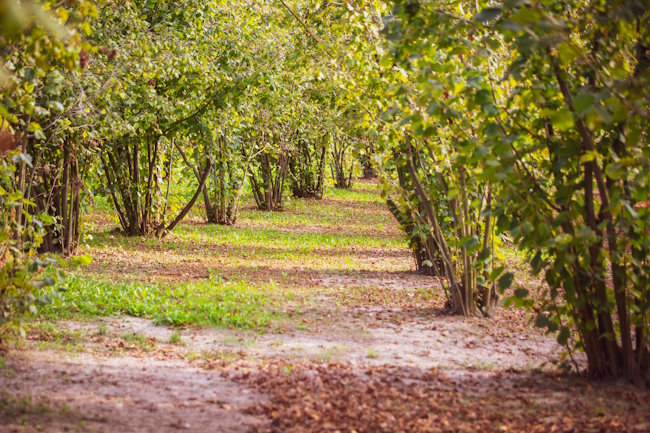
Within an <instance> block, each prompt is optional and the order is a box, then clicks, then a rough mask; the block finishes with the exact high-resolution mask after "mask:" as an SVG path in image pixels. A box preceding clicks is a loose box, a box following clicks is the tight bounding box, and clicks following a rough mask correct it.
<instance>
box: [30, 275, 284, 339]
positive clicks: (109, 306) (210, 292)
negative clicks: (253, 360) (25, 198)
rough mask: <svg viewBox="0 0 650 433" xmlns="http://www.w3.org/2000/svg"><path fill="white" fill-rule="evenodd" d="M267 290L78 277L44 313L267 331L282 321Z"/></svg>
mask: <svg viewBox="0 0 650 433" xmlns="http://www.w3.org/2000/svg"><path fill="white" fill-rule="evenodd" d="M264 292H265V290H264V289H263V288H262V289H259V288H255V287H252V286H250V285H248V284H246V283H244V282H235V283H233V282H213V281H210V280H202V281H194V282H183V283H176V284H173V285H172V284H164V283H153V284H145V283H139V282H109V281H104V280H101V279H96V278H92V277H88V276H83V277H80V276H73V277H71V278H70V279H69V280H68V281H67V282H66V283H65V285H64V286H63V287H62V290H61V293H60V297H59V299H56V300H55V301H54V302H53V303H52V304H50V305H47V306H45V307H44V308H43V309H42V310H41V315H42V316H43V317H47V318H59V319H60V318H66V319H79V318H84V317H101V316H117V315H121V314H126V315H130V316H134V317H144V318H148V319H152V320H153V321H154V322H155V323H157V324H166V325H175V326H181V325H201V326H210V325H212V326H223V327H237V328H250V329H258V328H266V327H268V326H269V325H270V323H271V321H272V320H273V319H274V318H275V317H276V316H278V313H275V312H273V311H272V310H271V309H270V308H269V305H268V304H269V302H268V296H267V294H265V293H264Z"/></svg>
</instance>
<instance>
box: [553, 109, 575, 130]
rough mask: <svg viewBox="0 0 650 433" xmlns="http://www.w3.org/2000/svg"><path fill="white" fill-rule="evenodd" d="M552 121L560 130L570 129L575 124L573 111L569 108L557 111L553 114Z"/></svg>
mask: <svg viewBox="0 0 650 433" xmlns="http://www.w3.org/2000/svg"><path fill="white" fill-rule="evenodd" d="M551 123H552V124H553V127H555V129H557V130H558V131H568V130H570V129H571V128H573V126H574V125H575V122H574V121H573V113H571V111H569V110H568V109H563V110H560V111H557V112H555V113H553V114H552V115H551Z"/></svg>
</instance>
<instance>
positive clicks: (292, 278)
mask: <svg viewBox="0 0 650 433" xmlns="http://www.w3.org/2000/svg"><path fill="white" fill-rule="evenodd" d="M355 194H358V195H360V196H361V199H363V200H362V201H359V202H350V201H349V200H347V199H346V200H338V201H337V200H329V201H327V202H326V203H323V204H321V205H320V206H319V205H317V204H314V203H313V202H298V203H297V204H296V205H295V206H294V208H291V209H289V210H288V211H287V212H286V213H284V214H282V215H280V216H277V217H276V216H275V215H271V216H270V218H276V219H275V220H272V221H267V219H265V218H267V216H266V215H261V216H260V214H258V213H256V212H254V211H250V210H249V211H247V212H248V213H244V215H243V217H242V222H241V228H239V229H237V228H235V229H228V230H231V231H224V232H223V233H222V232H221V231H217V232H216V233H213V232H210V233H209V235H206V234H205V233H203V232H198V234H197V232H195V231H194V230H197V229H196V228H197V227H198V230H203V226H202V225H200V224H198V222H197V221H190V222H189V223H188V224H186V225H184V226H181V227H180V234H178V235H176V237H174V236H170V237H169V238H168V239H167V240H165V241H160V242H158V241H155V242H154V241H152V240H146V239H144V240H138V239H132V238H131V239H114V238H112V237H111V236H112V235H107V234H106V233H109V232H108V230H109V229H110V228H104V227H102V225H101V224H99V228H97V234H98V236H104V238H103V239H102V242H101V243H99V242H98V243H97V245H96V246H91V247H90V251H88V252H89V253H91V254H92V255H93V256H94V257H95V262H94V264H93V266H92V267H91V269H90V270H89V271H88V276H89V277H94V276H102V277H104V278H109V279H111V280H127V281H164V282H172V283H174V282H178V283H182V282H184V281H194V280H201V279H205V278H206V277H207V276H208V275H211V274H214V273H216V274H218V275H221V276H223V278H241V279H242V280H245V281H248V282H250V283H251V284H257V283H260V282H268V281H274V285H273V287H277V291H278V294H277V296H276V295H275V294H271V295H270V298H269V303H268V308H269V309H272V310H273V311H275V312H277V313H278V319H277V320H275V321H274V323H273V325H272V326H271V327H269V328H267V329H263V330H261V331H263V332H260V330H242V329H228V328H214V327H196V326H186V327H183V328H181V329H178V328H170V327H166V326H158V325H155V324H154V323H153V322H152V320H150V319H149V318H146V317H144V318H138V317H129V316H119V317H106V318H84V319H83V320H59V321H55V322H54V323H50V322H44V323H40V324H39V323H36V324H35V326H33V327H32V328H31V330H30V332H29V333H28V336H27V339H26V340H25V341H23V342H22V343H18V344H16V346H15V348H14V350H12V352H11V353H10V354H8V355H5V356H4V361H3V365H2V367H3V368H2V369H1V370H0V432H3V433H4V432H37V431H46V432H62V431H71V432H74V431H78V432H135V433H140V432H175V431H187V432H197V433H198V432H247V431H260V432H285V431H291V432H335V431H340V432H354V431H356V432H358V433H361V432H410V431H420V432H438V431H468V432H469V431H530V432H534V431H540V432H542V431H543V432H546V431H576V432H581V431H650V409H649V408H648V405H647V404H645V403H644V402H645V401H647V400H648V398H649V397H650V392H649V391H648V390H647V389H642V388H638V387H630V386H627V385H624V384H605V385H603V384H596V385H592V384H589V383H588V382H586V381H584V380H583V379H580V378H577V377H573V376H571V375H569V376H566V375H564V374H563V373H561V370H559V366H560V365H561V364H562V363H563V359H562V350H561V348H560V347H558V345H557V344H556V343H555V340H554V339H553V338H552V337H549V336H544V335H542V334H540V333H539V332H538V331H537V330H535V329H532V328H531V326H530V325H529V323H528V318H527V316H526V314H525V313H524V312H522V311H520V310H514V309H501V310H500V311H499V312H498V314H497V317H496V318H495V319H493V320H484V319H464V318H459V317H454V316H450V315H449V314H448V313H447V312H446V311H445V307H444V304H445V298H444V296H443V292H442V290H441V289H440V288H439V287H438V286H437V283H436V282H435V281H434V280H433V279H431V278H429V277H425V276H422V275H417V274H415V273H414V272H413V269H412V261H411V259H410V252H409V251H408V249H407V248H405V247H404V246H403V245H399V242H398V241H399V238H400V236H401V233H400V232H399V228H398V227H396V225H395V223H394V221H393V220H392V219H391V217H390V215H388V213H387V211H386V210H385V208H384V207H383V206H382V205H380V204H378V203H376V202H373V201H372V200H369V199H368V197H367V196H368V194H370V193H368V192H367V191H361V192H355ZM364 194H365V195H364ZM314 215H316V216H318V218H317V221H318V223H314V222H313V219H314V218H313V217H314ZM99 220H100V222H101V218H100V219H99ZM300 221H305V223H304V224H300ZM309 221H312V222H309ZM350 221H354V223H348V222H350ZM102 224H103V223H102ZM106 224H108V223H106ZM374 227H377V229H376V230H374V232H375V233H376V234H377V235H378V239H379V241H378V242H377V241H376V240H373V238H372V235H373V228H374ZM210 230H212V229H210ZM218 230H221V229H218ZM258 231H259V232H260V233H263V235H264V236H267V237H266V238H262V240H259V239H258V238H255V237H253V236H257V233H258ZM337 236H338V237H339V238H337ZM343 238H345V239H344V240H345V242H343V243H344V245H342V246H334V247H332V246H331V245H330V244H329V243H331V242H342V241H341V239H343ZM242 239H244V240H246V239H248V240H247V241H246V242H248V243H246V242H244V241H242ZM277 239H280V240H279V241H277V244H275V245H271V244H270V243H272V242H273V241H276V240H277ZM348 240H349V241H348ZM237 242H238V243H237ZM256 242H257V243H256ZM262 243H263V244H264V245H261V244H262ZM310 243H311V244H310ZM348 243H349V244H348ZM231 244H235V245H231ZM306 245H311V247H307V246H306ZM577 362H578V363H583V362H584V360H583V359H582V358H580V357H577Z"/></svg>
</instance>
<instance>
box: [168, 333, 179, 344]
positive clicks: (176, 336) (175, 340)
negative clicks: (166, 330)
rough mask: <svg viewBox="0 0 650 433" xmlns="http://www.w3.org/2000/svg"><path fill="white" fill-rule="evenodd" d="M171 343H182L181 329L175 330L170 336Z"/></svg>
mask: <svg viewBox="0 0 650 433" xmlns="http://www.w3.org/2000/svg"><path fill="white" fill-rule="evenodd" d="M169 344H181V333H180V332H179V331H174V332H172V334H171V335H170V336H169Z"/></svg>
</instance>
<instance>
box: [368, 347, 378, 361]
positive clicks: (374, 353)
mask: <svg viewBox="0 0 650 433" xmlns="http://www.w3.org/2000/svg"><path fill="white" fill-rule="evenodd" d="M366 358H368V359H377V358H379V352H377V351H376V350H375V349H372V348H371V349H368V352H367V353H366Z"/></svg>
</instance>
